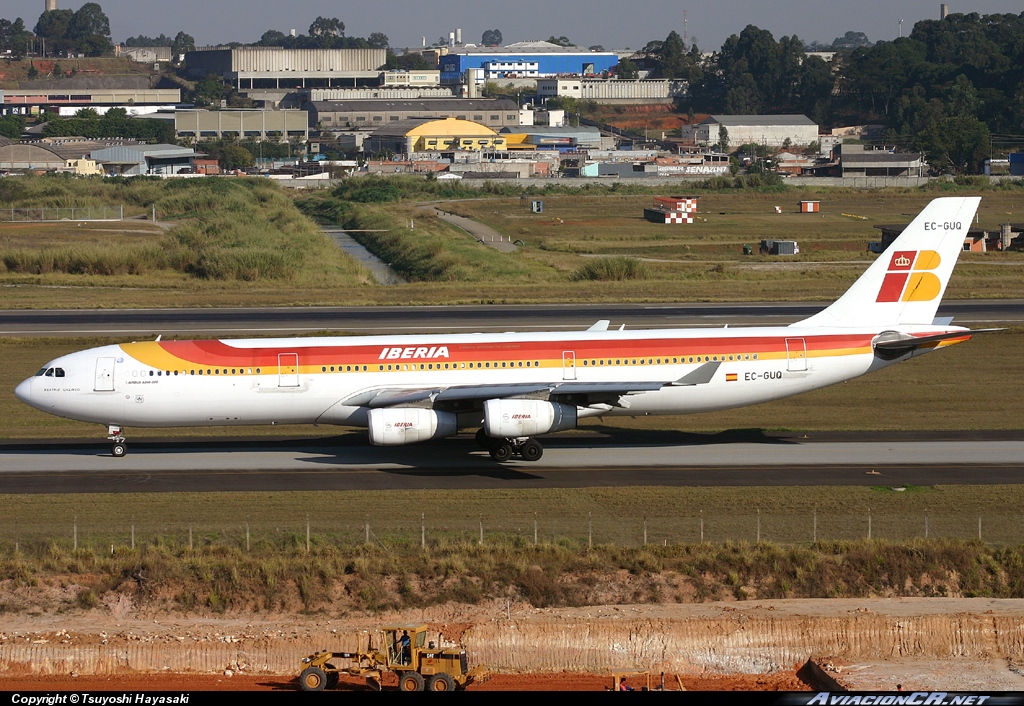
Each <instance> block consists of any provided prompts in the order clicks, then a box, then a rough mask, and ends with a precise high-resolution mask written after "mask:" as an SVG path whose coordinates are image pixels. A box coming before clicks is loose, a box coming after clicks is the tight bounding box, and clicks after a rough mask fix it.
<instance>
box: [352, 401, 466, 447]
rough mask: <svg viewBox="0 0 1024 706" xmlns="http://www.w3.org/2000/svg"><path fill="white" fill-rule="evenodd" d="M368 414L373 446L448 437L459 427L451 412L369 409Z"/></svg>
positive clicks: (410, 408)
mask: <svg viewBox="0 0 1024 706" xmlns="http://www.w3.org/2000/svg"><path fill="white" fill-rule="evenodd" d="M368 417H369V429H370V443H371V444H373V445H374V446H402V445H403V444H415V443H416V442H417V441H427V440H428V439H440V438H442V437H445V436H452V435H454V434H456V433H458V430H459V429H458V419H457V417H456V416H455V415H454V414H452V413H451V412H435V411H434V410H432V409H423V408H421V407H389V408H384V409H371V410H370V413H369V415H368Z"/></svg>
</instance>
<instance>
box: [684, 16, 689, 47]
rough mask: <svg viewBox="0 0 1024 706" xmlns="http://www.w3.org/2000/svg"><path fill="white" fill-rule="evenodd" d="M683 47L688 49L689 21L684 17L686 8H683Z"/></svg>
mask: <svg viewBox="0 0 1024 706" xmlns="http://www.w3.org/2000/svg"><path fill="white" fill-rule="evenodd" d="M683 49H686V50H687V51H689V49H690V23H689V22H688V21H687V19H686V8H685V7H684V8H683Z"/></svg>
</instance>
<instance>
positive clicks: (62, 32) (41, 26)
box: [33, 10, 75, 54]
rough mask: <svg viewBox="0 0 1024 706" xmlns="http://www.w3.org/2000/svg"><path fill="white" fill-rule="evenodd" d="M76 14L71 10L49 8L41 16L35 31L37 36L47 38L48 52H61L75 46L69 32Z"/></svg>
mask: <svg viewBox="0 0 1024 706" xmlns="http://www.w3.org/2000/svg"><path fill="white" fill-rule="evenodd" d="M74 16H75V13H74V12H73V11H71V10H47V11H45V12H43V14H41V15H40V16H39V20H38V21H37V22H36V27H35V30H33V31H34V32H35V33H36V36H37V37H41V38H42V39H45V40H46V50H47V52H48V53H50V54H61V53H65V52H67V51H69V50H71V49H73V48H74V43H73V42H72V41H71V38H70V37H69V32H68V28H69V27H70V26H71V20H72V19H74Z"/></svg>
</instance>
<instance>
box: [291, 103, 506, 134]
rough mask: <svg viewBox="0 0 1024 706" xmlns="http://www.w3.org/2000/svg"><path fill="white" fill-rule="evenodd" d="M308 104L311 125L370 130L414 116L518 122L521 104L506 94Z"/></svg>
mask: <svg viewBox="0 0 1024 706" xmlns="http://www.w3.org/2000/svg"><path fill="white" fill-rule="evenodd" d="M305 108H306V110H307V111H308V113H309V120H310V125H320V127H321V128H322V129H324V130H331V129H335V130H349V129H363V130H368V129H375V128H380V127H383V126H384V125H386V124H387V123H392V122H399V121H402V120H409V119H412V118H433V119H437V118H441V119H443V118H456V119H458V120H471V121H473V122H477V123H480V124H482V125H486V126H488V127H491V128H494V129H498V128H500V127H504V126H507V125H519V106H518V105H516V102H515V101H513V100H509V99H507V98H500V99H497V100H495V99H489V98H469V99H459V98H441V99H434V100H402V101H385V100H351V101H348V100H346V101H336V102H335V101H312V102H310V103H307V104H306V106H305Z"/></svg>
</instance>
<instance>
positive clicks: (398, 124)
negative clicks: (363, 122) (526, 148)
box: [363, 118, 506, 154]
mask: <svg viewBox="0 0 1024 706" xmlns="http://www.w3.org/2000/svg"><path fill="white" fill-rule="evenodd" d="M505 147H506V138H505V136H504V135H499V134H498V133H496V132H495V131H494V130H492V129H491V128H489V127H487V126H486V125H481V124H480V123H475V122H473V121H472V120H460V119H458V118H443V119H441V120H434V119H431V118H411V119H408V120H396V121H394V122H392V123H390V124H388V125H385V126H384V127H381V128H380V129H378V130H375V131H374V132H373V133H372V134H371V135H370V136H369V137H367V138H366V142H365V143H364V144H363V150H364V151H365V152H368V153H370V154H379V153H382V152H391V153H393V154H412V153H413V152H450V151H453V150H462V151H479V150H504V149H505Z"/></svg>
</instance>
